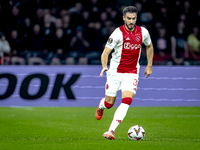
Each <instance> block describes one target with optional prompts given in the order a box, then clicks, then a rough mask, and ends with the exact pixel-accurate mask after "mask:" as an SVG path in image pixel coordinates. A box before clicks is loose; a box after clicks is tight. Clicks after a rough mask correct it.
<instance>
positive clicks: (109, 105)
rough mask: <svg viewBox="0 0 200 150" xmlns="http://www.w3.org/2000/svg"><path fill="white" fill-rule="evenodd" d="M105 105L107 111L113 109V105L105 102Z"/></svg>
mask: <svg viewBox="0 0 200 150" xmlns="http://www.w3.org/2000/svg"><path fill="white" fill-rule="evenodd" d="M104 105H105V107H106V108H107V109H109V108H111V107H113V104H110V103H108V102H106V101H105V103H104Z"/></svg>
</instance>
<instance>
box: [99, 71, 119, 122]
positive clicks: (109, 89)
mask: <svg viewBox="0 0 200 150" xmlns="http://www.w3.org/2000/svg"><path fill="white" fill-rule="evenodd" d="M120 83H121V82H120V80H119V76H116V75H112V74H111V73H107V82H106V85H105V98H103V99H102V100H101V101H100V103H99V106H98V108H97V110H96V119H97V120H100V119H101V118H102V116H103V111H104V109H110V108H111V107H112V106H113V105H114V103H115V99H116V96H117V92H118V90H119V88H120Z"/></svg>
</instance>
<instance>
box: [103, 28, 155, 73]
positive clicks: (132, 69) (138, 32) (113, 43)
mask: <svg viewBox="0 0 200 150" xmlns="http://www.w3.org/2000/svg"><path fill="white" fill-rule="evenodd" d="M142 43H144V44H145V45H146V46H148V45H150V43H151V38H150V35H149V32H148V30H147V29H146V28H144V27H139V26H136V25H135V29H134V31H129V30H127V29H126V27H125V25H123V26H121V27H118V28H116V29H115V30H114V32H113V33H112V34H111V35H110V37H109V39H108V41H107V43H106V47H108V48H110V49H114V52H113V53H112V58H111V62H110V68H109V70H110V71H112V72H113V71H114V72H118V73H134V74H139V67H140V65H139V58H140V53H141V49H142Z"/></svg>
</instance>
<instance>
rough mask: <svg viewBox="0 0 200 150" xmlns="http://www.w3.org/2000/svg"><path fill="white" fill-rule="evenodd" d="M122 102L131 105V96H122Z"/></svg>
mask: <svg viewBox="0 0 200 150" xmlns="http://www.w3.org/2000/svg"><path fill="white" fill-rule="evenodd" d="M122 103H124V104H127V105H131V103H132V98H131V97H125V98H122Z"/></svg>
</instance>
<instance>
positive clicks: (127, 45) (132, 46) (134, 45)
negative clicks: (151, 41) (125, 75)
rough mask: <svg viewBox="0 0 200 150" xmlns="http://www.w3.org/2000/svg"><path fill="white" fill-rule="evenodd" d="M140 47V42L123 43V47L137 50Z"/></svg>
mask: <svg viewBox="0 0 200 150" xmlns="http://www.w3.org/2000/svg"><path fill="white" fill-rule="evenodd" d="M140 48H141V44H131V43H124V49H130V50H133V49H135V50H137V49H140Z"/></svg>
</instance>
